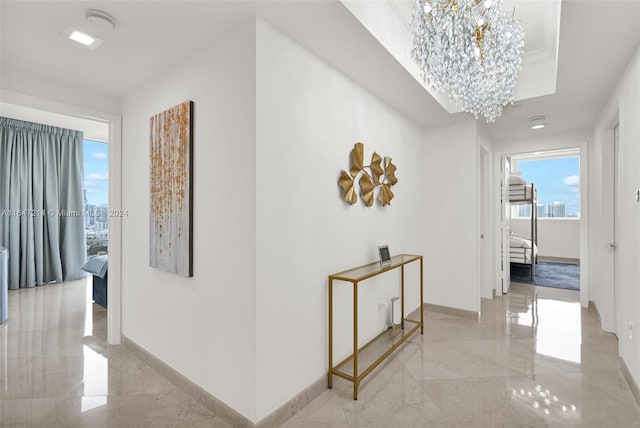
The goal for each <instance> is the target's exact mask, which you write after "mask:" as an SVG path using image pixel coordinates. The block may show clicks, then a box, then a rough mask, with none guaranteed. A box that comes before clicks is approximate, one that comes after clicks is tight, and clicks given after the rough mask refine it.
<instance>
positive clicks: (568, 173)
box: [517, 157, 580, 216]
mask: <svg viewBox="0 0 640 428" xmlns="http://www.w3.org/2000/svg"><path fill="white" fill-rule="evenodd" d="M517 168H518V171H520V172H522V176H523V177H524V178H525V179H526V180H527V182H532V183H535V185H536V188H537V189H538V203H539V204H544V205H545V206H546V205H547V204H548V203H551V202H555V201H558V202H563V203H564V204H565V215H567V216H569V215H571V214H580V180H579V177H580V160H579V159H578V158H577V157H571V158H554V159H542V160H534V161H518V164H517Z"/></svg>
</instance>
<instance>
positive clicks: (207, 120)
mask: <svg viewBox="0 0 640 428" xmlns="http://www.w3.org/2000/svg"><path fill="white" fill-rule="evenodd" d="M186 100H192V101H194V103H195V106H194V111H195V112H194V118H193V121H194V122H193V123H194V137H193V138H194V166H193V168H194V201H193V209H194V218H193V221H194V226H193V230H194V239H193V248H194V251H193V254H194V261H193V273H194V274H193V278H183V277H179V276H177V275H175V274H170V273H165V272H161V271H158V270H154V269H152V268H150V267H149V118H150V117H151V116H152V115H154V114H156V113H159V112H161V111H163V110H165V109H167V108H169V107H172V106H174V105H176V104H178V103H180V102H183V101H186ZM122 146H123V154H122V160H123V177H122V182H123V190H122V192H123V194H122V198H123V208H124V209H126V210H128V212H129V216H128V217H126V218H125V219H124V221H123V242H122V247H123V266H122V291H123V296H122V299H123V312H122V330H123V334H125V335H126V336H127V337H128V338H130V339H131V340H133V341H134V342H136V343H138V344H139V345H140V346H142V347H143V348H145V349H146V350H147V351H149V352H151V353H152V354H154V355H155V356H156V357H158V358H160V359H161V360H163V361H164V362H166V363H167V364H169V365H170V366H172V367H173V368H175V369H176V370H178V371H179V372H181V373H182V374H183V375H185V376H186V377H188V378H189V379H191V380H192V381H193V382H195V383H196V384H198V385H200V386H201V387H202V388H204V389H206V390H207V391H209V392H210V393H211V394H213V395H214V396H216V397H217V398H219V399H220V400H222V401H224V402H225V403H226V404H227V405H229V406H231V407H232V408H234V409H236V410H237V411H238V412H240V413H242V414H243V415H244V416H246V417H247V418H249V419H251V420H255V397H256V395H255V394H256V390H255V337H256V311H255V307H256V301H255V276H256V271H255V251H256V242H255V224H256V223H255V220H256V217H255V213H256V205H255V204H256V200H255V186H256V173H255V171H256V160H255V26H254V22H253V21H251V22H249V23H247V24H246V25H243V26H241V27H240V28H237V29H236V30H234V31H231V32H230V33H228V34H226V35H225V36H224V37H223V38H222V39H221V40H218V41H216V42H212V43H210V44H209V45H208V47H206V48H204V49H203V50H201V51H200V52H198V53H196V54H194V55H191V56H189V57H187V58H186V59H184V60H181V61H180V62H179V63H178V64H176V66H175V67H174V68H172V69H170V70H168V71H166V72H162V73H159V74H158V76H157V77H156V78H155V79H153V80H150V81H148V82H147V83H146V84H145V85H144V86H142V87H140V88H138V89H137V90H135V91H133V92H132V93H131V94H130V95H128V96H127V97H125V99H124V100H123V145H122ZM284 377H286V376H284Z"/></svg>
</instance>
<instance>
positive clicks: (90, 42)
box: [62, 27, 104, 49]
mask: <svg viewBox="0 0 640 428" xmlns="http://www.w3.org/2000/svg"><path fill="white" fill-rule="evenodd" d="M62 37H66V38H68V39H69V40H73V41H74V42H77V43H80V44H81V45H83V46H86V47H88V48H89V49H96V48H97V47H98V46H100V45H101V44H102V42H103V41H104V40H102V39H101V38H100V37H98V36H94V35H93V34H89V33H87V32H85V31H80V30H77V29H75V28H73V27H67V28H65V29H64V31H63V32H62Z"/></svg>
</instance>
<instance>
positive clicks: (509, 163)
mask: <svg viewBox="0 0 640 428" xmlns="http://www.w3.org/2000/svg"><path fill="white" fill-rule="evenodd" d="M496 156H500V158H499V162H497V163H496V168H500V171H496V174H495V178H496V183H499V184H498V185H497V187H499V188H497V189H496V192H497V194H499V195H501V196H502V198H501V199H502V200H501V201H500V203H499V204H497V205H496V207H497V209H499V210H500V214H499V215H498V213H496V217H495V225H496V231H497V232H498V231H500V232H498V233H496V237H497V238H500V239H501V240H502V242H497V243H496V245H495V248H496V254H497V255H498V256H499V255H500V254H507V256H506V257H504V258H506V259H507V260H509V259H510V256H509V254H508V253H509V252H510V246H509V240H510V237H511V233H510V232H511V229H516V228H513V227H512V225H511V220H509V217H510V216H511V215H513V217H514V220H515V221H518V220H517V218H518V217H525V214H528V216H527V217H528V218H531V217H532V216H531V212H528V211H527V209H530V210H531V209H533V210H535V213H536V215H537V216H538V215H539V216H540V217H543V216H547V217H545V218H544V220H541V221H546V222H547V223H548V224H547V225H548V226H550V227H547V228H546V229H549V230H540V229H538V231H537V232H536V237H537V238H538V241H539V247H540V248H539V249H538V255H542V256H543V259H544V256H549V257H550V258H551V260H550V261H552V262H561V263H572V264H575V271H576V276H578V275H579V280H577V281H576V283H575V288H576V289H578V288H579V295H580V302H581V304H582V306H583V307H586V306H587V305H588V301H589V300H588V278H587V271H588V193H587V191H588V188H587V181H588V180H587V176H588V175H587V174H588V170H587V165H588V152H587V142H586V141H584V142H579V143H577V144H576V145H575V146H574V147H571V146H569V147H567V146H562V145H553V146H546V147H545V146H544V145H542V144H531V145H529V146H527V147H523V148H522V150H521V151H519V152H514V151H508V152H507V151H505V152H497V153H496ZM545 156H546V157H547V158H553V157H575V158H576V159H577V161H576V164H577V165H578V168H577V169H576V170H575V171H573V172H571V173H567V174H566V176H562V177H559V182H558V184H559V185H561V186H564V187H565V190H566V191H567V192H569V193H571V194H574V195H575V196H576V199H577V201H578V202H577V203H576V204H573V205H572V204H570V203H569V202H567V201H564V208H565V210H564V214H563V213H562V204H554V202H563V201H562V200H558V201H556V200H555V198H552V200H550V201H544V203H543V202H542V201H539V202H537V203H536V206H535V207H532V205H531V204H529V206H528V207H527V208H511V207H510V206H509V203H508V202H507V201H508V200H509V195H508V185H505V183H508V177H509V173H508V171H509V170H514V171H518V170H519V168H518V164H519V163H521V162H523V160H527V157H529V160H530V159H535V158H536V157H542V158H544V157H545ZM520 166H521V165H520ZM505 187H506V188H505ZM570 207H573V208H570ZM549 209H551V216H553V217H555V218H550V217H549ZM561 214H563V215H561ZM523 221H524V218H522V219H520V222H523ZM505 223H507V224H505ZM563 223H568V224H570V227H571V229H572V230H571V232H570V233H571V235H572V236H573V238H571V239H569V240H564V243H570V244H571V248H570V249H568V248H567V247H566V246H565V247H564V248H563V245H562V244H563V242H562V241H559V242H555V243H553V242H552V240H553V236H554V235H553V233H554V231H553V230H554V228H557V226H560V225H561V224H563ZM521 226H522V227H521V228H520V229H522V230H520V232H521V234H525V231H526V234H530V233H531V232H530V230H531V228H530V226H531V225H530V224H529V223H527V224H526V225H521ZM538 227H540V224H539V225H538ZM543 227H544V226H543ZM514 232H515V233H516V234H517V233H518V230H517V229H516V230H514ZM549 233H551V234H552V238H551V240H550V238H545V236H548V235H549ZM505 241H506V242H505ZM555 241H558V240H557V239H556V240H555ZM550 243H551V244H553V245H552V246H551V247H549V244H550ZM545 244H546V245H545ZM545 253H546V254H545ZM527 261H528V259H527ZM496 262H498V260H497V261H496ZM495 266H496V268H501V271H500V272H498V273H497V275H496V278H497V283H498V284H500V283H501V281H504V280H505V279H507V278H509V280H510V279H511V272H510V267H511V263H509V262H507V263H506V266H504V263H502V264H500V263H496V264H495ZM527 272H528V271H527ZM509 280H507V281H505V282H507V284H508V283H509ZM507 287H508V286H507ZM507 287H503V293H504V292H506V291H507V290H508V288H507Z"/></svg>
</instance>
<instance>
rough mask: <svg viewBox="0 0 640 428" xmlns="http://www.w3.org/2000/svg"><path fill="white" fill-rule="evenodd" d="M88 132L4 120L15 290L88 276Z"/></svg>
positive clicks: (0, 150)
mask: <svg viewBox="0 0 640 428" xmlns="http://www.w3.org/2000/svg"><path fill="white" fill-rule="evenodd" d="M83 162H84V161H83V133H82V132H80V131H73V130H70V129H62V128H56V127H53V126H48V125H41V124H37V123H31V122H24V121H21V120H16V119H8V118H5V117H0V245H2V246H4V247H6V248H8V250H9V289H17V288H25V287H34V286H36V285H42V284H46V283H49V282H54V281H55V282H62V281H71V280H75V279H80V278H83V277H85V276H86V274H85V273H84V272H83V271H82V265H83V263H84V261H85V260H86V241H85V232H84V212H83V202H84V194H83V190H84V189H83V186H84V173H83V168H84V163H83Z"/></svg>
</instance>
